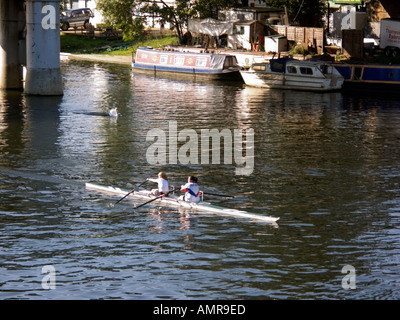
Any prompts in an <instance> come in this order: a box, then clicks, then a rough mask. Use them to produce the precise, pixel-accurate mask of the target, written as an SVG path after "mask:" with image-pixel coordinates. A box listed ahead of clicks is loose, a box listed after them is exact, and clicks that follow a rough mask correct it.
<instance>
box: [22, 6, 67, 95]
mask: <svg viewBox="0 0 400 320" xmlns="http://www.w3.org/2000/svg"><path fill="white" fill-rule="evenodd" d="M26 21H27V25H26V28H27V34H26V60H27V65H26V79H25V93H26V94H31V95H62V94H63V85H62V77H61V70H60V0H52V1H42V0H27V1H26Z"/></svg>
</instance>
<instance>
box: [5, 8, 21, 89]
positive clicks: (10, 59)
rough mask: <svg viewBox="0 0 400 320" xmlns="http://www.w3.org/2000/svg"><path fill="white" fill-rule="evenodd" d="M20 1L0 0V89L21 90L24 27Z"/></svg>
mask: <svg viewBox="0 0 400 320" xmlns="http://www.w3.org/2000/svg"><path fill="white" fill-rule="evenodd" d="M23 5H24V3H23V1H22V0H14V1H9V0H0V89H22V87H23V85H22V66H21V63H22V62H21V61H20V52H21V48H20V45H21V44H22V37H23V29H24V25H25V13H24V7H23Z"/></svg>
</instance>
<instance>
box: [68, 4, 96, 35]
mask: <svg viewBox="0 0 400 320" xmlns="http://www.w3.org/2000/svg"><path fill="white" fill-rule="evenodd" d="M93 17H94V14H93V12H92V10H90V9H89V8H81V9H71V10H65V11H63V12H61V17H60V26H61V29H62V30H63V31H67V30H68V29H69V28H70V27H72V28H78V27H83V28H85V29H87V28H89V24H90V22H89V21H90V18H93Z"/></svg>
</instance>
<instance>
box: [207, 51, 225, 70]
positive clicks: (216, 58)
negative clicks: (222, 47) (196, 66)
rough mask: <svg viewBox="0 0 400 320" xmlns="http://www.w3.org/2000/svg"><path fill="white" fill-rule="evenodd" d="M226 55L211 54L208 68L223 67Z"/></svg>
mask: <svg viewBox="0 0 400 320" xmlns="http://www.w3.org/2000/svg"><path fill="white" fill-rule="evenodd" d="M225 58H226V55H218V54H213V55H212V56H211V61H210V69H223V68H224V62H225Z"/></svg>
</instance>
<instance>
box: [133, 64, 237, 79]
mask: <svg viewBox="0 0 400 320" xmlns="http://www.w3.org/2000/svg"><path fill="white" fill-rule="evenodd" d="M132 71H133V72H134V73H140V74H147V75H152V76H155V77H157V76H162V77H169V78H177V79H190V80H197V79H198V80H212V81H243V79H242V76H241V75H240V71H239V70H224V71H216V72H210V71H204V70H199V69H195V68H193V69H179V68H165V67H164V68H163V67H160V66H157V65H140V64H136V63H133V64H132Z"/></svg>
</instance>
